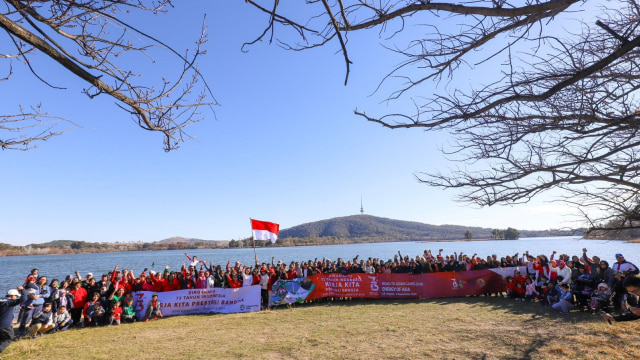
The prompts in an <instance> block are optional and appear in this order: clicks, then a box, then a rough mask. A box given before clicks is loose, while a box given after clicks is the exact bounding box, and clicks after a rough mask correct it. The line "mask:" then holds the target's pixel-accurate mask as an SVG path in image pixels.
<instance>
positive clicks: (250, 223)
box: [249, 218, 258, 268]
mask: <svg viewBox="0 0 640 360" xmlns="http://www.w3.org/2000/svg"><path fill="white" fill-rule="evenodd" d="M249 227H250V228H251V238H252V239H253V255H254V256H255V258H256V268H257V267H258V252H257V251H256V237H255V236H253V222H252V221H251V218H249Z"/></svg>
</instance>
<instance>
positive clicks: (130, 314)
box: [122, 296, 136, 323]
mask: <svg viewBox="0 0 640 360" xmlns="http://www.w3.org/2000/svg"><path fill="white" fill-rule="evenodd" d="M122 321H124V322H125V323H134V322H136V308H135V307H134V306H133V297H131V296H129V297H127V299H126V300H125V305H124V308H123V309H122Z"/></svg>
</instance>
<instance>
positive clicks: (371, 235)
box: [279, 215, 572, 241]
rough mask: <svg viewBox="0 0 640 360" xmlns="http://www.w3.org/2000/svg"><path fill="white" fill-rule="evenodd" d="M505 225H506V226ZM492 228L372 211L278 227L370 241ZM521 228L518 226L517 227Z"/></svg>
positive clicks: (283, 233) (293, 233) (451, 236)
mask: <svg viewBox="0 0 640 360" xmlns="http://www.w3.org/2000/svg"><path fill="white" fill-rule="evenodd" d="M505 228H506V226H505ZM492 230H493V229H491V228H482V227H475V226H462V225H429V224H423V223H419V222H414V221H403V220H394V219H388V218H382V217H376V216H371V215H351V216H344V217H337V218H332V219H327V220H320V221H315V222H311V223H306V224H302V225H298V226H294V227H292V228H288V229H284V230H280V235H279V238H280V239H286V238H327V237H333V238H342V239H367V240H369V241H371V240H374V241H429V240H460V239H464V234H465V232H466V231H469V232H471V234H472V235H473V238H474V239H490V238H491V237H492V233H491V231H492ZM519 230H520V229H519ZM520 234H521V236H523V237H525V236H526V237H529V236H532V237H534V236H562V235H572V233H571V232H570V231H549V230H546V231H530V230H520Z"/></svg>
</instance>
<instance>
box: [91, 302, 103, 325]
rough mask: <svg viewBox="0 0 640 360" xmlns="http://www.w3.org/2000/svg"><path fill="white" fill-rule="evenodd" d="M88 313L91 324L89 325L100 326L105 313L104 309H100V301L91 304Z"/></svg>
mask: <svg viewBox="0 0 640 360" xmlns="http://www.w3.org/2000/svg"><path fill="white" fill-rule="evenodd" d="M88 313H89V322H90V323H91V325H93V326H100V325H102V321H103V319H104V314H105V311H104V308H103V307H102V304H100V301H96V302H95V303H94V304H93V306H91V307H90V308H89V310H88Z"/></svg>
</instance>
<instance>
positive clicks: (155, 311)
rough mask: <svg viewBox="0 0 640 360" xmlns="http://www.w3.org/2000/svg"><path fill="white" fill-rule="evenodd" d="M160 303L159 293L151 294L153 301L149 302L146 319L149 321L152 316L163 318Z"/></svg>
mask: <svg viewBox="0 0 640 360" xmlns="http://www.w3.org/2000/svg"><path fill="white" fill-rule="evenodd" d="M160 305H161V303H160V302H159V301H158V294H153V295H151V301H149V303H148V304H147V313H146V314H145V316H144V321H149V319H151V317H153V318H154V319H158V318H162V311H161V310H160Z"/></svg>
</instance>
